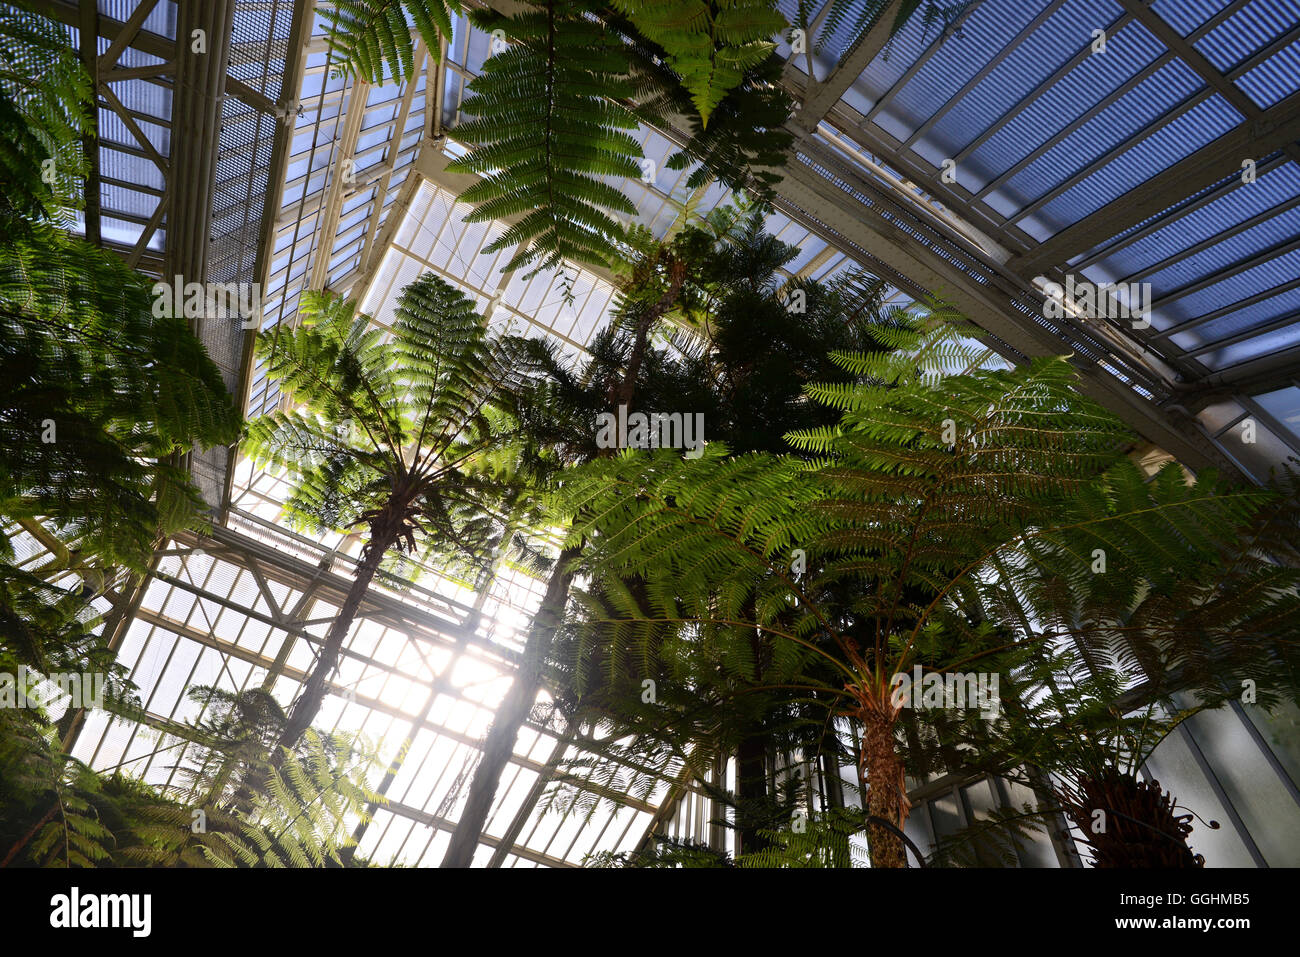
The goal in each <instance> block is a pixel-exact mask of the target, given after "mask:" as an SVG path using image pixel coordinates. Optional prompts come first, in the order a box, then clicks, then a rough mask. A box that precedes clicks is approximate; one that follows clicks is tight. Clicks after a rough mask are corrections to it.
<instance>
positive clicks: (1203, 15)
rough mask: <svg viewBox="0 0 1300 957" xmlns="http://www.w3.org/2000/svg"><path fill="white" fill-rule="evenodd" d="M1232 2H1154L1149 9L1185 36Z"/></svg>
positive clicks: (1177, 0)
mask: <svg viewBox="0 0 1300 957" xmlns="http://www.w3.org/2000/svg"><path fill="white" fill-rule="evenodd" d="M1231 2H1232V0H1156V2H1155V3H1153V4H1151V9H1152V10H1154V11H1155V12H1156V14H1157V15H1158V16H1159V17H1160V19H1162V20H1164V21H1165V23H1167V24H1169V25H1170V26H1171V27H1173V28H1174V29H1175V30H1177V31H1178V32H1179V33H1180V34H1181V35H1183V36H1187V35H1188V34H1190V33H1191V32H1192V31H1193V30H1195V29H1196V28H1197V27H1199V26H1200V25H1201V24H1203V23H1204V22H1205V21H1206V20H1209V19H1210V17H1212V16H1214V15H1215V14H1216V13H1218V12H1219V11H1220V10H1222V9H1224V8H1225V7H1227V6H1228V4H1230V3H1231Z"/></svg>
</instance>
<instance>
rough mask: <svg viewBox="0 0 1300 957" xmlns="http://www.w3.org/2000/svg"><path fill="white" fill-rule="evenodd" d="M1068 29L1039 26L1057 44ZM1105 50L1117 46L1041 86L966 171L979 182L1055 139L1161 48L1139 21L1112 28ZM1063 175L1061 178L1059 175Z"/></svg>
mask: <svg viewBox="0 0 1300 957" xmlns="http://www.w3.org/2000/svg"><path fill="white" fill-rule="evenodd" d="M1069 29H1073V28H1070V27H1066V26H1065V24H1058V23H1057V22H1056V21H1055V20H1053V21H1050V22H1049V23H1046V24H1044V25H1043V30H1044V31H1046V33H1045V34H1044V39H1049V40H1050V39H1055V40H1057V41H1058V42H1060V40H1061V38H1063V37H1064V36H1065V35H1066V32H1067V31H1068V30H1069ZM1108 49H1109V50H1112V51H1117V50H1123V51H1124V54H1123V56H1122V57H1120V58H1118V59H1117V60H1112V59H1107V56H1108V54H1096V55H1093V56H1088V57H1085V58H1084V59H1083V60H1082V61H1081V62H1080V63H1079V64H1078V66H1076V67H1075V68H1074V69H1072V70H1070V72H1069V73H1067V74H1066V75H1065V76H1063V77H1062V78H1061V79H1060V80H1059V81H1058V82H1057V83H1056V84H1054V85H1053V86H1052V87H1051V88H1050V89H1047V90H1044V91H1043V92H1041V93H1040V94H1039V95H1038V96H1036V97H1035V98H1034V99H1033V100H1032V101H1031V102H1029V103H1028V104H1027V105H1026V106H1025V108H1024V109H1022V110H1020V111H1019V112H1018V113H1016V114H1015V115H1014V116H1012V117H1011V118H1010V119H1009V120H1008V121H1007V122H1006V124H1005V125H1003V126H1002V128H1001V129H1000V130H998V132H997V133H994V134H993V135H992V136H991V137H989V138H988V140H986V141H985V142H984V143H982V144H981V145H980V146H979V148H978V149H976V150H975V151H974V152H973V153H971V155H970V157H969V158H968V160H967V164H966V166H967V169H968V171H970V172H972V173H974V174H975V177H976V182H977V183H979V184H980V185H983V184H984V183H987V182H988V181H989V180H990V179H993V178H994V177H996V176H997V175H999V174H1001V173H1002V172H1004V171H1005V170H1007V169H1009V168H1011V167H1012V166H1014V165H1015V164H1016V163H1017V162H1018V161H1019V160H1020V159H1021V158H1022V157H1024V156H1026V155H1027V154H1029V153H1030V152H1032V151H1033V150H1035V149H1037V148H1038V147H1040V146H1042V145H1043V144H1046V143H1051V142H1053V141H1055V140H1056V139H1057V138H1058V137H1060V136H1062V135H1067V131H1069V130H1070V129H1072V128H1074V127H1075V126H1077V124H1078V123H1079V121H1080V120H1081V119H1082V118H1083V117H1084V116H1086V115H1087V114H1088V113H1089V111H1090V110H1091V109H1092V107H1093V105H1094V104H1096V103H1099V102H1100V101H1102V100H1104V99H1105V98H1106V97H1107V96H1109V95H1110V94H1111V93H1113V92H1114V91H1115V90H1117V89H1119V88H1120V87H1121V86H1123V85H1124V84H1125V82H1127V81H1128V80H1129V79H1131V78H1132V77H1133V76H1135V75H1137V74H1138V73H1140V72H1141V71H1142V69H1143V68H1144V67H1146V66H1147V65H1148V64H1150V63H1152V62H1153V61H1155V60H1156V59H1157V58H1158V57H1159V56H1160V54H1162V53H1164V52H1165V48H1164V46H1163V45H1162V44H1161V43H1160V42H1159V41H1158V40H1157V39H1156V38H1155V37H1154V36H1152V35H1151V33H1150V31H1148V30H1147V29H1146V28H1145V27H1143V26H1142V25H1140V24H1135V23H1130V24H1128V25H1126V26H1125V27H1123V28H1122V29H1120V30H1118V31H1116V33H1115V35H1114V36H1113V37H1112V38H1111V39H1110V40H1109V41H1108ZM1062 178H1064V177H1062Z"/></svg>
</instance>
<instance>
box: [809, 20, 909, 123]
mask: <svg viewBox="0 0 1300 957" xmlns="http://www.w3.org/2000/svg"><path fill="white" fill-rule="evenodd" d="M900 6H902V0H892V2H891V3H890V4H889V6H888V7H886V8H885V9H884V10H883V11H882V12H881V14H880V16H879V18H877V20H876V22H875V23H874V24H873V25H872V26H871V28H870V29H869V30H868V31H867V32H866V33H865V34H863V36H862V39H861V40H860V41H859V42H858V45H857V46H856V47H854V48H853V49H852V50H850V51H849V52H848V54H847V55H846V56H844V57H843V58H841V60H840V63H839V65H838V66H837V67H836V68H835V69H834V70H833V71H832V72H831V75H830V76H828V77H827V78H826V79H825V80H823V81H821V82H818V81H817V79H816V78H815V77H812V76H810V77H808V86H807V88H806V89H805V90H804V99H803V103H802V105H801V106H800V107H799V112H798V114H797V118H798V121H799V123H800V125H802V126H804V127H805V128H807V129H810V130H812V129H816V128H817V124H818V123H820V122H821V121H822V119H823V118H824V117H825V116H826V114H827V113H829V112H830V111H831V108H832V107H833V106H835V104H836V103H838V102H839V100H840V97H842V96H843V95H844V93H845V91H846V90H848V88H849V87H851V86H852V85H853V82H854V81H855V80H856V79H857V78H858V77H860V76H861V75H862V71H863V70H865V69H866V68H867V67H868V66H869V65H870V63H871V61H872V60H874V59H875V58H876V57H877V56H878V55H879V54H880V51H881V50H883V49H884V48H885V44H886V43H888V42H889V37H890V36H891V32H892V30H893V26H894V18H895V17H896V16H897V15H898V9H899V7H900ZM807 42H809V43H811V42H812V38H811V37H809V38H807Z"/></svg>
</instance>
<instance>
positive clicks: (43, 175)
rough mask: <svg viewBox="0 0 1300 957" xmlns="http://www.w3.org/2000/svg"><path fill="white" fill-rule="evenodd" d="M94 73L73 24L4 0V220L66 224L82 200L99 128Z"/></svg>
mask: <svg viewBox="0 0 1300 957" xmlns="http://www.w3.org/2000/svg"><path fill="white" fill-rule="evenodd" d="M94 113H95V110H94V96H93V92H92V90H91V82H90V77H89V76H88V75H87V74H86V72H85V70H84V69H83V68H82V65H81V60H80V58H79V57H78V56H77V55H76V52H75V51H74V50H73V49H72V46H71V44H70V42H69V36H68V32H67V29H66V28H65V27H63V26H61V25H58V24H55V23H53V22H51V21H50V20H47V19H46V18H44V17H42V16H40V15H39V14H36V13H33V12H31V11H30V9H29V8H28V6H27V4H25V3H20V4H10V3H5V4H0V131H2V132H3V135H2V136H0V177H2V178H3V181H4V189H3V190H2V191H0V221H2V222H3V223H4V224H5V229H6V231H10V232H12V231H16V230H20V229H22V228H24V227H23V226H22V223H23V222H24V221H41V220H45V221H50V222H54V223H56V224H59V225H66V215H67V213H68V212H69V211H70V210H72V209H73V208H75V207H77V206H79V205H80V197H79V194H80V190H81V186H82V181H83V179H84V178H85V175H86V172H87V169H88V164H87V162H86V157H85V154H84V152H83V149H82V142H83V137H86V136H88V135H90V134H92V133H93V132H94V128H95V124H94Z"/></svg>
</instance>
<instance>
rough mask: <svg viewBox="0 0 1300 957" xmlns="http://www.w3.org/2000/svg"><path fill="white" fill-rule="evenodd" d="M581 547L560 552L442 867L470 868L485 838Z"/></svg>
mask: <svg viewBox="0 0 1300 957" xmlns="http://www.w3.org/2000/svg"><path fill="white" fill-rule="evenodd" d="M579 552H580V548H579V547H578V546H570V547H568V548H566V549H564V551H562V552H560V557H559V559H558V560H557V561H556V563H555V568H554V570H553V571H552V572H551V579H550V581H549V582H548V583H547V585H546V594H545V595H544V596H543V597H542V603H541V605H540V606H539V607H538V609H537V614H536V615H534V616H533V621H532V624H531V625H530V626H529V628H528V638H527V640H526V641H525V642H524V655H523V660H522V661H521V662H520V664H519V671H518V672H516V674H515V680H514V681H513V682H512V683H511V685H510V690H509V691H508V692H507V693H506V696H505V699H504V700H503V701H502V702H501V706H500V707H499V708H498V709H497V713H496V716H495V717H494V718H493V720H492V726H491V727H490V728H489V729H488V733H487V738H486V739H485V740H484V742H483V756H482V757H481V758H480V759H479V763H478V767H477V768H475V769H474V777H473V778H472V779H471V780H470V785H469V796H468V797H467V798H466V801H465V810H464V811H462V812H461V815H460V820H459V822H457V824H456V830H455V832H454V833H453V834H452V836H451V843H450V845H448V847H447V853H446V855H444V857H443V859H442V865H441V866H442V867H469V866H470V864H471V863H473V860H474V852H475V851H476V850H477V849H478V842H479V837H480V836H481V835H482V833H483V827H484V825H485V824H486V823H487V817H488V812H490V811H491V810H492V802H493V800H494V799H495V798H496V793H497V787H498V785H499V784H500V783H501V774H502V772H503V771H505V769H506V765H507V764H509V763H510V758H511V757H512V756H513V755H514V753H515V739H516V738H517V737H518V736H519V729H520V728H521V727H522V726H523V723H524V719H526V718H527V717H528V713H529V711H531V710H532V707H533V702H534V701H536V700H537V692H538V690H539V689H540V688H541V686H542V674H543V672H544V669H545V666H546V656H547V653H548V652H549V651H550V648H551V642H552V641H553V640H554V638H555V633H556V631H557V630H558V629H559V627H560V624H561V623H562V622H563V621H564V609H565V606H566V605H567V604H568V601H569V588H570V586H571V585H572V584H573V574H574V573H573V571H572V570H571V566H572V565H573V560H574V559H575V558H577V557H578V554H579Z"/></svg>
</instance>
